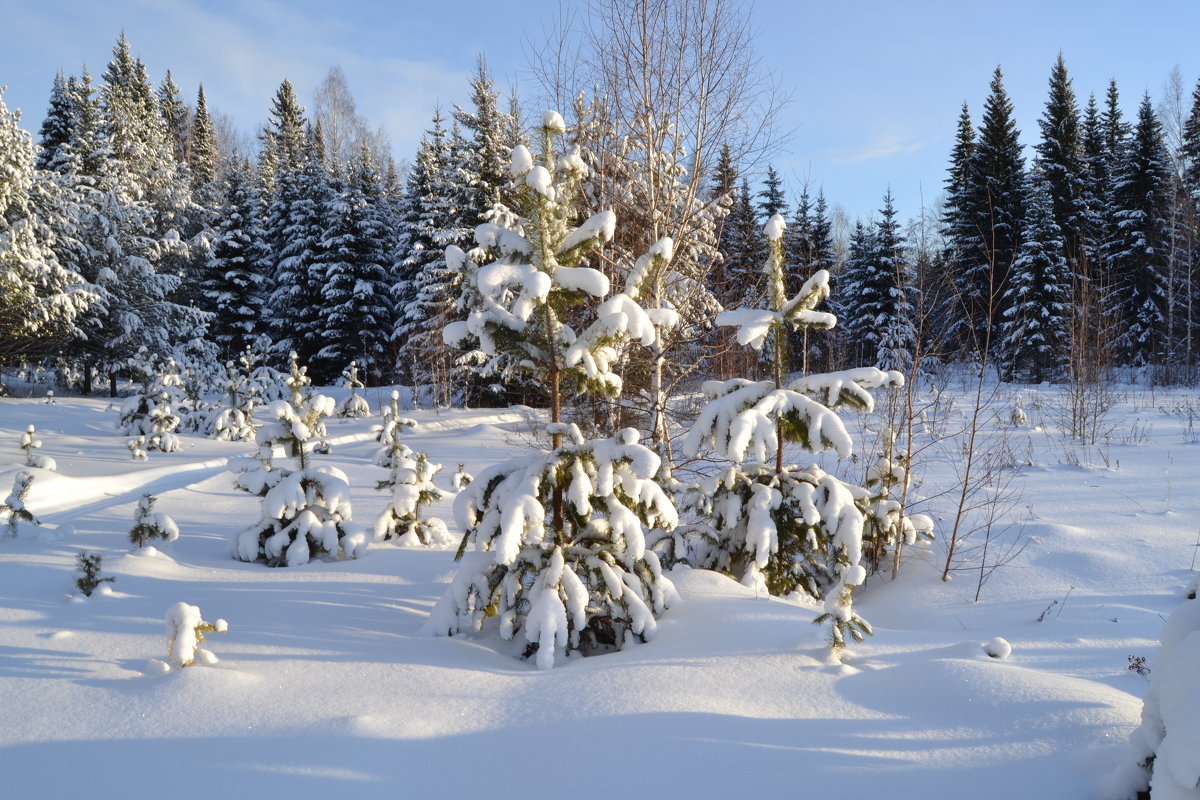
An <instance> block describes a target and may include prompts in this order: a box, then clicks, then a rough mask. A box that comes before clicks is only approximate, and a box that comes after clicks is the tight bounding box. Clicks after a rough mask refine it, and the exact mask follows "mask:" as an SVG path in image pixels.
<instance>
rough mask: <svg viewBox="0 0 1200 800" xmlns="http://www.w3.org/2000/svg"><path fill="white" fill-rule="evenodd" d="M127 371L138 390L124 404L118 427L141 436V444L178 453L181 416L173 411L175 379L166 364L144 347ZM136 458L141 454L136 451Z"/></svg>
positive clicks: (131, 361)
mask: <svg viewBox="0 0 1200 800" xmlns="http://www.w3.org/2000/svg"><path fill="white" fill-rule="evenodd" d="M125 370H126V371H127V372H128V373H129V375H130V377H131V378H132V379H133V381H134V384H135V386H136V389H135V391H134V393H133V394H132V395H130V396H129V397H127V398H126V399H125V402H124V403H122V404H121V412H120V414H119V415H118V417H117V430H118V431H120V432H121V433H124V434H126V435H129V436H133V437H135V439H136V438H141V439H142V443H141V444H140V445H139V447H141V446H142V445H144V446H145V447H146V449H147V450H159V451H161V452H164V453H173V452H175V451H176V450H178V449H179V437H178V436H176V435H175V429H176V428H178V427H179V417H178V416H177V415H176V414H174V413H173V412H172V411H171V401H170V395H169V394H168V388H169V387H170V386H171V385H172V383H173V381H172V380H171V379H170V377H169V376H170V370H169V368H168V366H167V363H166V362H164V361H162V360H160V359H158V358H157V357H156V356H155V355H154V354H153V353H151V352H150V351H149V350H147V349H146V348H145V347H142V348H139V349H138V352H137V354H136V355H135V356H133V357H132V358H130V359H129V360H128V361H127V362H126V363H125ZM175 378H178V376H175ZM131 450H132V448H131ZM134 457H135V458H137V457H138V456H137V454H136V453H135V454H134Z"/></svg>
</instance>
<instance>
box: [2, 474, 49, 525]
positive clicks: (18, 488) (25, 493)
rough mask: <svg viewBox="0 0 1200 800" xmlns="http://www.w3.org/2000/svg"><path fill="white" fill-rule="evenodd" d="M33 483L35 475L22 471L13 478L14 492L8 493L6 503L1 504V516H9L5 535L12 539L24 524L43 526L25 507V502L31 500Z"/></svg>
mask: <svg viewBox="0 0 1200 800" xmlns="http://www.w3.org/2000/svg"><path fill="white" fill-rule="evenodd" d="M32 483H33V475H31V474H29V473H28V472H26V471H25V470H21V471H20V472H18V473H17V474H16V477H14V478H13V486H12V491H10V492H9V493H8V497H6V498H4V502H3V503H0V514H4V513H7V514H8V523H7V526H6V528H5V535H6V536H7V537H8V538H10V539H11V538H12V537H14V536H16V535H17V529H18V527H19V526H20V524H21V523H22V522H28V523H30V524H32V525H40V524H41V523H39V522H38V521H37V517H35V516H33V512H32V511H30V510H29V509H28V508H27V507H26V506H25V501H26V500H28V499H29V486H30V485H31V484H32Z"/></svg>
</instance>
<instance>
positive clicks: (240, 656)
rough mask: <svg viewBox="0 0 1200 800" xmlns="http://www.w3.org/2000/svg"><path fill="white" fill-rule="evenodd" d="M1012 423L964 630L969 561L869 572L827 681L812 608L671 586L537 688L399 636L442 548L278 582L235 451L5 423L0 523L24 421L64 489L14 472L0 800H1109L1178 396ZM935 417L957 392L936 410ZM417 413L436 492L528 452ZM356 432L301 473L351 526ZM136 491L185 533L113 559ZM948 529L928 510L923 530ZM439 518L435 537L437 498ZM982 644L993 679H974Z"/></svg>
mask: <svg viewBox="0 0 1200 800" xmlns="http://www.w3.org/2000/svg"><path fill="white" fill-rule="evenodd" d="M1021 395H1022V397H1023V400H1024V407H1025V409H1026V410H1027V412H1028V420H1027V421H1026V422H1025V423H1024V424H1022V425H1019V426H1016V427H1013V426H1011V425H1010V424H1009V418H1010V407H1011V397H1005V398H1002V399H1000V400H998V401H997V402H996V403H995V405H994V406H993V408H992V409H991V410H990V411H989V412H988V415H987V418H988V422H989V428H990V429H992V430H993V431H1006V433H1005V434H1004V436H1005V438H1006V441H1005V442H1004V443H1003V446H1004V447H1005V448H1007V452H1009V453H1010V454H1011V460H1012V461H1014V462H1016V463H1020V464H1022V465H1023V467H1022V470H1021V472H1020V474H1019V475H1018V477H1017V479H1016V483H1015V484H1014V488H1015V490H1016V492H1017V494H1016V495H1014V498H1015V500H1016V504H1015V505H1014V509H1013V512H1012V515H1013V517H1014V519H1015V520H1016V521H1017V522H1018V523H1019V525H1018V526H1017V527H1016V528H1014V529H1011V530H1009V531H1008V532H1007V533H1006V534H1005V535H1004V536H1003V537H1001V539H1000V541H999V542H997V543H996V545H995V546H996V547H998V548H1000V549H999V550H996V549H993V550H992V551H991V552H992V553H993V556H992V557H993V558H994V557H995V556H994V554H995V553H996V552H1001V553H1003V552H1005V549H1004V548H1007V547H1008V546H1009V545H1010V544H1012V543H1017V544H1018V545H1019V544H1020V543H1021V542H1024V544H1025V547H1024V550H1022V551H1020V552H1019V554H1018V555H1016V556H1015V558H1013V560H1012V561H1011V562H1010V563H1007V564H1005V565H1002V566H999V567H998V568H996V569H995V570H994V571H993V572H991V574H990V577H989V580H988V581H987V583H986V584H985V585H984V587H983V591H982V595H981V599H980V601H979V602H975V601H974V597H975V592H976V577H975V573H974V572H972V571H971V570H970V568H971V567H973V566H974V567H977V566H978V559H979V557H980V555H981V554H980V551H979V548H978V547H977V545H978V544H979V543H980V541H979V536H980V535H981V534H977V535H976V537H975V540H974V541H973V542H972V543H971V544H972V546H971V547H968V548H967V549H966V550H965V552H966V556H967V558H968V559H971V560H969V561H968V562H967V563H964V564H963V565H962V566H964V567H965V568H967V569H964V570H961V571H959V572H956V573H955V578H954V580H952V581H951V582H949V583H943V582H941V581H940V580H939V579H938V578H939V575H940V566H941V565H940V562H941V561H942V560H944V558H945V544H944V542H936V543H934V544H932V545H928V546H922V547H916V548H910V549H909V550H908V551H907V555H906V560H905V562H904V565H903V569H902V571H901V574H900V576H899V578H898V579H897V580H895V581H892V580H890V579H888V578H887V577H884V576H875V577H873V578H872V579H871V581H870V582H869V583H868V586H867V587H866V589H865V591H862V592H860V596H859V598H858V601H857V607H858V608H859V610H860V611H861V613H862V614H863V616H864V617H865V618H866V619H867V620H869V621H870V622H871V623H872V624H873V625H874V626H875V636H874V637H872V638H869V639H868V640H867V641H866V642H864V643H863V644H860V645H855V646H853V647H851V648H850V649H849V650H848V651H847V652H845V653H844V654H843V656H842V657H841V659H840V662H839V660H838V659H836V658H834V657H832V656H831V654H830V653H829V651H828V650H827V648H826V647H825V640H824V636H825V633H824V631H822V630H821V629H820V628H818V627H816V626H814V625H812V624H810V622H811V620H812V619H813V617H814V616H816V614H817V613H818V610H817V609H816V607H815V606H813V605H809V604H804V603H797V602H789V601H784V600H779V599H771V598H766V597H755V596H754V592H753V591H752V590H750V589H747V588H745V587H743V586H741V585H739V584H737V583H735V582H733V581H731V580H729V579H727V578H724V577H722V576H720V575H717V574H714V573H709V572H704V571H695V570H688V569H685V568H677V569H676V570H674V571H673V572H672V574H671V578H672V580H673V581H674V582H675V585H676V587H677V588H678V590H679V594H680V595H681V598H682V602H680V603H679V604H678V605H676V606H675V607H673V608H671V609H670V610H669V611H668V612H667V613H666V614H665V615H664V616H663V617H662V618H661V620H660V623H659V630H658V634H657V637H656V638H655V639H654V640H653V641H651V642H650V643H648V644H646V645H641V646H635V647H632V648H630V649H627V650H625V651H623V652H619V653H615V654H610V655H604V656H600V657H595V658H578V657H576V658H571V659H568V660H566V661H561V662H559V663H558V664H557V665H556V666H555V668H554V669H552V670H549V671H539V670H537V669H536V668H535V666H534V665H533V663H531V662H528V661H521V660H518V659H516V658H515V657H514V656H513V654H512V651H511V648H507V649H506V648H501V647H497V642H495V641H492V640H487V639H470V638H434V637H429V636H427V635H424V634H423V632H422V626H423V623H424V622H425V620H426V618H427V616H428V613H429V611H430V609H431V607H432V606H433V604H434V602H435V601H436V600H437V599H438V597H439V596H440V595H441V594H442V591H443V589H444V586H445V584H446V582H447V581H448V580H449V578H450V576H451V575H452V574H453V571H454V569H455V565H454V562H453V559H452V556H453V550H452V549H450V550H441V549H429V548H402V547H398V546H394V545H391V544H387V543H385V544H375V545H373V546H372V547H371V549H370V550H369V551H368V552H367V553H366V555H365V556H364V557H362V558H360V559H358V560H353V561H340V562H323V561H317V562H313V563H310V564H306V565H303V566H299V567H292V568H281V569H268V568H266V567H265V566H263V565H261V564H254V563H243V562H240V561H236V560H234V559H233V558H231V557H230V550H229V538H230V536H231V535H232V534H234V533H235V532H236V531H238V530H239V529H240V528H242V527H243V526H245V525H247V524H249V523H250V522H252V521H253V519H254V518H255V517H256V516H257V512H258V503H259V501H258V499H257V498H255V497H251V496H249V495H247V494H245V493H243V492H239V491H236V490H235V489H234V488H233V485H232V476H231V475H230V474H229V473H228V472H226V471H225V470H224V462H225V459H226V458H228V457H230V456H233V455H239V454H244V453H246V452H247V450H248V448H247V447H246V445H244V444H238V443H227V442H217V441H212V440H207V439H202V438H197V437H193V436H184V437H182V441H183V447H182V449H181V450H180V451H179V452H177V453H167V454H162V453H152V454H151V455H150V458H149V460H147V461H141V462H137V461H133V460H131V459H130V457H129V451H128V450H127V449H126V446H125V437H123V436H118V435H117V434H116V433H115V431H114V429H113V423H114V420H115V419H116V410H115V409H114V408H112V407H111V406H110V405H109V403H108V402H107V401H105V400H98V399H78V398H59V400H58V403H57V404H55V405H46V404H44V403H42V402H41V400H40V399H13V398H6V399H0V496H3V495H4V494H7V491H8V489H9V488H10V487H11V486H12V481H13V478H14V476H15V475H16V473H17V472H18V471H19V470H20V469H22V463H23V454H22V452H21V450H20V448H19V444H20V439H21V435H22V433H24V432H25V430H26V428H27V426H28V425H30V424H33V425H35V426H36V429H37V435H38V438H40V439H41V440H42V442H43V447H42V448H41V450H39V453H41V454H44V455H48V456H51V457H53V458H54V459H55V461H56V462H57V465H58V469H57V471H56V472H48V471H45V470H33V471H34V473H35V476H36V477H35V480H34V483H33V487H32V490H31V493H30V496H29V499H28V507H29V508H30V510H31V511H32V512H33V513H34V514H35V515H36V516H37V517H38V518H39V519H40V521H41V523H42V527H41V529H40V531H39V532H37V533H36V535H35V534H33V533H31V532H30V531H28V530H25V531H24V532H23V533H22V535H21V536H19V537H18V538H16V539H7V540H0V776H3V778H2V779H0V785H2V786H3V789H2V790H0V792H2V794H3V796H5V797H14V798H16V797H47V798H50V797H89V796H90V797H122V798H124V797H136V798H142V797H145V798H150V797H163V796H167V797H173V798H189V797H222V796H227V797H247V796H263V797H288V798H291V799H292V800H299V799H300V798H308V797H312V798H318V797H320V798H326V797H328V796H330V795H331V794H334V795H336V796H340V797H383V796H394V797H414V798H417V797H481V798H482V797H487V798H508V797H513V798H517V797H522V798H557V797H576V798H592V797H595V798H608V797H631V798H634V797H696V798H703V797H724V796H735V795H741V794H744V793H746V792H747V791H751V792H760V791H768V792H784V793H787V794H796V795H801V794H802V795H804V796H814V797H830V796H840V797H874V796H880V797H884V796H886V797H892V798H926V797H971V798H1006V799H1007V798H1012V797H1036V798H1055V799H1056V800H1070V799H1071V798H1080V800H1082V799H1083V798H1095V797H1098V796H1104V794H1105V793H1106V791H1107V790H1106V780H1107V779H1106V776H1107V775H1108V774H1109V773H1110V772H1111V771H1112V769H1113V768H1114V766H1115V765H1117V764H1118V763H1119V762H1121V761H1122V760H1124V759H1126V758H1127V752H1128V745H1127V743H1126V739H1127V737H1128V735H1129V734H1130V732H1131V731H1132V730H1133V729H1134V728H1135V726H1136V725H1137V723H1138V721H1139V715H1140V712H1141V706H1142V696H1143V694H1144V693H1145V691H1146V689H1147V686H1148V685H1149V683H1148V680H1147V678H1146V677H1144V676H1142V675H1139V674H1137V673H1136V672H1134V671H1131V670H1130V669H1129V668H1128V667H1129V666H1130V661H1129V656H1135V657H1145V658H1146V659H1147V660H1146V662H1145V665H1146V667H1148V668H1150V669H1153V668H1154V666H1155V660H1154V655H1155V650H1156V647H1157V640H1158V634H1159V630H1160V628H1161V626H1162V621H1163V618H1164V617H1166V616H1167V615H1168V614H1169V613H1170V612H1171V611H1172V610H1174V609H1175V608H1176V607H1177V606H1178V605H1179V604H1180V603H1181V602H1182V591H1183V589H1184V587H1185V586H1186V585H1187V584H1188V583H1189V581H1190V580H1191V579H1192V576H1193V573H1192V572H1191V565H1192V560H1193V554H1194V551H1195V544H1196V542H1197V526H1198V525H1200V523H1198V522H1197V519H1198V518H1200V469H1197V459H1198V457H1200V445H1198V444H1197V437H1196V436H1195V434H1194V432H1193V430H1192V428H1191V422H1190V420H1191V419H1192V417H1193V416H1196V413H1195V411H1197V410H1200V393H1197V392H1195V391H1185V390H1172V391H1162V390H1159V391H1158V392H1154V393H1151V392H1149V391H1148V390H1145V389H1142V388H1137V387H1132V388H1129V389H1128V390H1127V391H1125V392H1124V393H1123V394H1122V397H1121V402H1120V404H1119V405H1118V407H1117V408H1116V409H1115V410H1114V412H1113V413H1112V415H1111V416H1110V421H1111V423H1112V430H1111V435H1110V437H1109V442H1108V444H1107V445H1103V446H1101V447H1099V448H1094V447H1093V448H1083V447H1081V446H1079V445H1072V444H1070V443H1068V442H1066V441H1065V440H1064V438H1063V437H1062V435H1061V434H1059V433H1058V432H1057V430H1055V429H1054V427H1055V426H1054V421H1053V419H1052V418H1053V416H1054V415H1053V414H1051V413H1050V411H1049V410H1048V409H1049V408H1050V407H1051V405H1052V399H1053V398H1052V396H1053V395H1054V390H1052V389H1024V390H1022V391H1021ZM379 399H380V397H376V396H372V397H371V400H372V407H373V408H374V409H378V407H379ZM962 410H963V398H962V397H961V396H960V397H958V398H957V406H956V408H955V409H954V410H952V411H947V412H945V413H946V415H947V417H948V418H949V417H952V416H953V415H954V414H960V413H961V411H962ZM1189 412H1190V413H1189ZM410 416H412V417H414V418H415V419H416V420H417V421H418V423H419V425H418V427H417V429H416V430H415V431H414V432H413V433H412V434H410V435H409V436H408V437H407V439H406V441H407V442H408V443H409V445H410V446H411V447H412V448H413V449H414V450H423V451H426V452H427V453H428V454H429V456H430V459H431V460H432V461H434V462H439V463H441V464H443V465H445V467H446V470H445V471H444V472H443V473H442V475H441V476H440V479H441V483H442V485H443V486H447V485H448V482H449V476H450V473H452V472H453V471H454V468H455V466H456V464H457V463H458V462H464V463H465V465H466V468H467V470H468V471H470V472H478V471H479V470H481V469H482V468H483V467H485V466H487V465H488V464H491V463H493V462H495V461H497V460H500V459H503V458H505V457H506V456H507V454H510V453H511V452H513V449H514V448H519V447H522V446H524V445H523V441H522V436H521V435H520V431H521V430H523V429H525V428H526V427H527V425H526V423H525V421H524V420H523V418H522V417H521V415H520V414H518V413H516V412H511V411H477V410H476V411H450V412H447V411H442V412H440V413H436V412H433V411H416V412H412V413H411V414H410ZM378 421H379V420H378V418H377V417H376V418H370V419H361V420H331V421H330V422H329V439H330V441H331V442H332V444H333V451H332V453H331V454H330V455H328V456H317V457H316V460H317V463H328V464H331V465H333V466H336V467H338V468H340V469H342V470H343V471H345V472H346V473H347V475H348V476H349V478H350V481H351V485H352V487H353V489H354V493H353V501H354V518H355V520H356V521H358V522H359V523H360V524H362V525H364V526H366V527H368V528H369V526H370V524H371V523H372V521H373V520H374V518H375V516H376V515H377V514H378V513H379V512H380V511H381V510H382V509H383V508H384V506H385V503H386V497H385V496H384V495H383V493H380V492H377V491H375V490H374V488H373V487H374V485H375V482H376V481H377V480H379V479H381V478H383V477H385V476H386V473H385V471H384V470H382V469H380V468H378V467H375V466H372V465H371V456H372V454H373V452H374V450H375V449H376V447H377V444H376V443H375V441H374V439H373V436H372V433H371V426H372V425H374V424H378ZM935 422H936V421H935ZM947 424H948V425H949V423H947ZM857 427H861V426H857ZM987 446H988V447H998V446H1001V443H1000V442H999V441H998V440H997V439H995V438H990V439H989V440H988V444H987ZM956 452H961V451H960V450H958V451H956V450H955V446H950V445H947V446H942V447H940V448H933V449H931V450H929V451H927V455H926V457H925V460H924V462H923V464H922V465H919V467H918V471H919V472H923V476H922V483H921V487H920V488H921V491H922V492H923V493H925V494H931V495H932V494H936V492H937V490H938V489H939V488H945V487H947V486H949V485H950V483H951V482H952V477H953V474H954V464H953V462H954V460H955V458H956V456H954V455H953V454H955V453H956ZM145 492H153V493H154V494H155V495H157V496H158V498H159V499H158V502H157V505H156V506H155V509H156V510H157V511H160V512H164V513H166V514H167V515H169V516H170V517H171V518H173V519H174V520H175V522H176V523H177V524H178V526H179V529H180V537H179V539H178V540H177V541H175V542H172V543H169V544H163V545H162V546H161V547H158V548H149V549H145V550H142V551H137V552H135V551H134V550H133V548H132V546H131V545H130V543H129V540H128V531H129V529H130V527H131V526H132V524H133V513H134V509H135V507H136V505H137V501H138V499H139V498H140V496H141V495H142V494H143V493H145ZM951 504H952V500H951V499H949V498H947V497H941V498H939V499H937V500H935V501H931V502H930V503H929V504H928V507H927V508H926V509H925V510H926V511H928V512H930V513H933V514H935V515H937V516H939V517H940V519H939V531H938V532H939V535H943V534H944V533H945V527H946V526H947V525H948V524H949V523H950V521H951V519H952V517H950V516H947V515H946V513H945V512H946V510H947V509H949V508H950V506H951ZM435 512H436V513H439V514H440V515H441V516H442V517H443V518H444V519H446V520H447V522H448V523H449V524H450V525H451V529H452V531H453V532H455V533H456V534H457V533H458V529H457V527H456V526H455V525H454V523H453V519H452V514H451V512H450V501H449V500H446V501H443V502H442V503H441V504H439V506H437V507H436V508H435ZM456 538H457V536H456ZM81 550H87V551H90V552H95V553H99V554H100V555H102V556H103V573H104V575H109V576H113V577H115V579H116V580H115V582H113V583H108V584H104V585H103V586H102V588H101V589H100V590H98V591H97V593H96V594H95V595H93V596H92V597H91V598H88V599H83V598H81V597H79V596H76V595H75V592H74V585H73V577H74V568H75V557H76V554H77V553H79V552H80V551H81ZM1013 552H1015V551H1013ZM985 571H986V570H985ZM179 602H184V603H188V604H191V605H195V606H198V607H199V608H200V610H201V612H202V613H203V615H204V618H205V619H206V620H212V621H215V620H216V619H218V618H224V619H225V620H228V623H229V630H228V633H225V634H216V633H213V634H209V635H208V636H207V638H206V641H205V642H204V646H205V647H207V648H209V649H210V650H211V651H213V652H214V653H215V654H216V655H217V656H218V657H219V659H220V660H219V661H218V662H217V663H215V664H212V665H208V666H194V667H188V668H186V669H173V670H169V671H168V670H167V668H166V667H165V663H164V662H165V661H166V660H167V637H166V634H165V630H164V621H163V620H164V614H166V612H167V610H168V608H170V607H171V606H173V605H174V604H176V603H179ZM1047 609H1049V610H1048V611H1047ZM1039 620H1040V621H1039ZM996 637H1002V638H1003V639H1004V640H1006V641H1007V642H1008V643H1010V644H1011V654H1009V655H1008V656H1007V657H1006V658H992V657H990V656H989V655H988V654H987V653H986V652H985V649H984V645H985V644H987V643H989V642H991V641H992V640H993V639H995V638H996ZM992 649H993V651H995V647H993V648H992ZM1002 650H1003V648H1001V654H1002Z"/></svg>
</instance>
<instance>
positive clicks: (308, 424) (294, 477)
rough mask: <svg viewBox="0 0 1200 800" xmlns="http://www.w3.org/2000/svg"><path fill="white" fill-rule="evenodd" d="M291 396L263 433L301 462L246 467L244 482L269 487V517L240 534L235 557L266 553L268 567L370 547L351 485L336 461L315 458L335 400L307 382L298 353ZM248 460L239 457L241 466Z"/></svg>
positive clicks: (277, 405)
mask: <svg viewBox="0 0 1200 800" xmlns="http://www.w3.org/2000/svg"><path fill="white" fill-rule="evenodd" d="M290 361H291V368H290V375H289V377H288V380H287V383H288V388H289V399H288V400H276V401H274V402H272V403H270V404H269V405H267V407H266V416H267V417H269V418H270V419H269V420H268V421H267V422H264V424H263V425H262V427H260V428H259V429H258V432H257V433H256V434H255V441H256V442H257V444H258V445H259V448H260V452H269V451H271V450H273V449H274V448H276V447H282V448H283V449H284V450H285V452H286V453H287V454H288V455H289V456H291V457H292V458H295V459H296V463H297V466H298V468H297V469H296V470H294V471H293V470H287V469H283V468H274V469H272V468H270V466H269V459H268V458H265V457H264V459H263V467H262V469H261V470H257V471H243V472H242V474H241V475H239V476H238V478H237V481H236V482H237V484H238V485H239V486H241V487H243V488H247V489H249V490H251V491H254V490H255V489H257V490H258V491H263V490H265V493H264V494H263V504H262V517H261V518H260V519H259V520H258V521H257V522H256V523H255V524H253V525H251V526H250V527H248V528H246V529H245V530H243V531H241V532H239V533H237V534H235V536H234V537H233V540H232V550H233V556H234V558H238V559H241V560H242V561H256V560H260V559H262V560H265V561H266V563H267V566H271V567H280V566H296V565H299V564H305V563H308V561H309V560H310V559H311V558H312V557H314V556H320V555H326V556H329V557H332V558H343V557H344V558H357V557H358V556H359V555H361V554H362V553H363V552H365V551H366V549H367V544H368V540H367V536H366V534H365V533H364V532H363V531H361V530H360V529H359V528H358V526H357V525H355V524H354V522H352V521H351V518H350V515H351V506H350V484H349V482H348V479H347V478H346V475H345V473H343V472H342V471H341V470H339V469H336V468H334V467H326V466H321V467H316V466H313V465H312V464H311V463H310V457H309V455H310V445H309V442H310V441H311V440H312V439H313V437H314V436H318V435H321V434H323V433H324V423H323V422H322V419H323V418H324V417H327V416H329V415H330V414H332V413H333V408H334V403H333V399H332V398H330V397H326V396H325V395H321V394H316V393H313V392H311V391H308V392H306V391H305V389H306V388H307V387H308V385H309V381H308V376H307V375H306V373H305V370H304V368H302V367H300V366H299V364H298V363H297V358H296V354H295V353H292V354H291V359H290ZM241 466H243V465H241V464H232V465H231V467H232V468H233V469H235V470H238V469H239V468H240V467H241Z"/></svg>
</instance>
